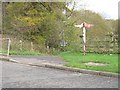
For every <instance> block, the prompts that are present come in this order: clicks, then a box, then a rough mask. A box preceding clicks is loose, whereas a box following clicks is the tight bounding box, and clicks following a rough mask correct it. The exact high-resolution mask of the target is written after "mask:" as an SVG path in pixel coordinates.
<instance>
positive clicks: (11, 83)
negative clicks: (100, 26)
mask: <svg viewBox="0 0 120 90" xmlns="http://www.w3.org/2000/svg"><path fill="white" fill-rule="evenodd" d="M0 62H2V88H118V79H117V78H111V77H104V76H96V75H89V74H82V73H76V72H70V71H64V70H58V69H51V68H44V67H37V66H29V65H25V64H18V63H12V62H3V61H0Z"/></svg>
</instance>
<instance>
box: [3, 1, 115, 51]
mask: <svg viewBox="0 0 120 90" xmlns="http://www.w3.org/2000/svg"><path fill="white" fill-rule="evenodd" d="M69 4H70V3H65V2H5V3H3V34H4V35H7V36H9V37H10V36H11V38H18V39H19V40H29V41H30V42H31V41H32V42H33V43H35V44H38V45H39V50H38V51H41V48H43V47H47V46H49V48H50V50H52V49H53V48H55V49H56V50H58V51H59V50H63V51H65V50H69V51H80V49H81V46H80V43H81V42H82V39H81V38H80V35H81V34H82V30H81V29H79V28H76V27H74V25H75V24H81V23H82V22H86V23H92V24H94V27H92V28H90V29H88V30H87V40H105V39H106V34H108V33H109V32H114V33H117V31H115V30H116V29H117V28H116V24H117V23H116V21H113V20H111V21H106V20H105V19H104V18H102V17H101V16H100V15H99V14H97V13H94V12H92V11H89V10H80V11H75V10H74V6H73V8H72V9H69V8H68V7H67V5H69ZM74 5H75V4H74ZM63 12H64V13H63ZM114 22H115V23H114ZM62 42H65V43H66V46H65V47H64V46H62V45H61V43H62ZM37 49H38V48H37Z"/></svg>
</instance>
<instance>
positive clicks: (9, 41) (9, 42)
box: [7, 38, 11, 56]
mask: <svg viewBox="0 0 120 90" xmlns="http://www.w3.org/2000/svg"><path fill="white" fill-rule="evenodd" d="M10 44H11V40H10V38H9V39H8V53H7V56H9V53H10Z"/></svg>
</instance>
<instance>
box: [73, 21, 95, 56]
mask: <svg viewBox="0 0 120 90" xmlns="http://www.w3.org/2000/svg"><path fill="white" fill-rule="evenodd" d="M92 26H94V25H93V24H87V23H85V22H83V23H82V24H81V25H75V27H79V28H82V30H83V50H84V55H86V28H90V27H92Z"/></svg>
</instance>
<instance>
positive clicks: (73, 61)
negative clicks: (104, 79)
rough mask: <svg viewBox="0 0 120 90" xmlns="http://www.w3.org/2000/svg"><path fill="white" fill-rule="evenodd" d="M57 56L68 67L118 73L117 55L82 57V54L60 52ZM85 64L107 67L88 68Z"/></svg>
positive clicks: (93, 54) (92, 54)
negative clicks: (97, 64) (101, 64)
mask: <svg viewBox="0 0 120 90" xmlns="http://www.w3.org/2000/svg"><path fill="white" fill-rule="evenodd" d="M59 55H60V56H61V57H62V58H63V59H64V60H65V61H66V62H68V63H67V64H66V65H65V66H68V67H75V68H81V69H87V70H96V71H105V72H113V73H120V71H119V70H118V54H111V55H109V54H96V53H87V55H86V56H84V55H83V54H82V53H76V52H62V53H60V54H59ZM87 62H94V63H103V64H107V65H106V66H89V65H85V64H84V63H87Z"/></svg>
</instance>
